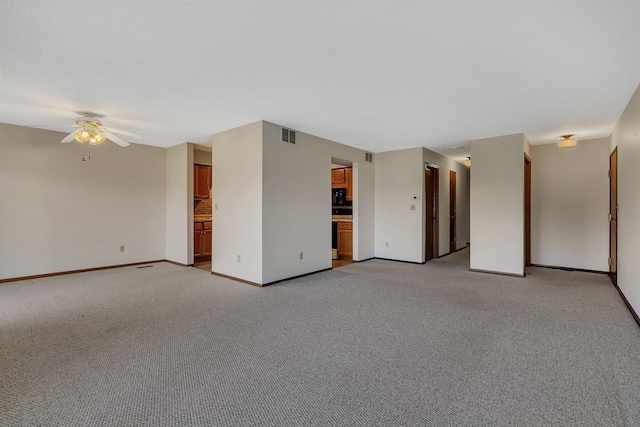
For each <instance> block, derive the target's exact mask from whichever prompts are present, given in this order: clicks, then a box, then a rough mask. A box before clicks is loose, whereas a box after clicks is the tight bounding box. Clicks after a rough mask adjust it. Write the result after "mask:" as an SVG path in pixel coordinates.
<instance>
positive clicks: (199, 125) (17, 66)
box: [0, 0, 640, 157]
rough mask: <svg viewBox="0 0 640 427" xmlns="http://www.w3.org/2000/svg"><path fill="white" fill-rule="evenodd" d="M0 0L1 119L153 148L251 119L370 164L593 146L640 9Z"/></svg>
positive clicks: (621, 87)
mask: <svg viewBox="0 0 640 427" xmlns="http://www.w3.org/2000/svg"><path fill="white" fill-rule="evenodd" d="M0 1H1V3H0V5H1V9H0V16H1V18H0V19H1V27H0V37H1V39H0V43H1V45H0V55H1V64H0V65H1V69H0V84H1V87H0V121H1V122H5V123H11V124H19V125H48V124H60V123H62V124H65V123H68V124H71V123H72V120H71V119H73V118H75V117H76V116H77V114H76V112H77V111H86V110H88V111H93V112H96V113H99V114H103V115H104V116H105V118H104V122H105V124H107V125H111V126H113V127H117V128H121V129H126V130H130V131H133V132H137V133H139V134H140V135H142V137H143V140H142V143H143V144H148V145H157V146H163V147H167V146H172V145H176V144H179V143H182V142H185V141H190V142H194V143H197V144H201V145H210V137H211V135H212V134H214V133H216V132H220V131H223V130H226V129H230V128H233V127H236V126H240V125H243V124H246V123H250V122H253V121H257V120H267V121H271V122H274V123H278V124H282V125H285V126H289V127H292V128H295V129H298V130H300V131H303V132H308V133H311V134H315V135H318V136H322V137H324V138H328V139H332V140H335V141H339V142H342V143H345V144H348V145H352V146H355V147H359V148H363V149H367V150H370V151H374V152H377V151H387V150H392V149H400V148H409V147H417V146H424V147H427V148H430V149H433V150H436V151H441V150H443V149H444V148H445V147H449V146H465V147H468V141H469V140H472V139H477V138H484V137H490V136H497V135H504V134H510V133H517V132H524V133H525V134H526V135H527V136H528V138H529V139H530V141H531V142H532V143H534V144H535V143H551V142H555V141H557V139H558V138H559V135H561V134H564V133H575V134H577V138H578V139H589V138H598V137H607V136H609V134H610V132H611V130H612V129H613V126H614V125H615V122H616V120H617V119H618V117H619V116H620V114H621V113H622V111H623V109H624V107H625V106H626V104H627V102H628V100H629V98H630V96H631V94H632V93H633V91H634V89H635V88H636V86H637V85H638V83H639V82H640V24H639V22H640V2H639V1H637V0H632V1H613V0H606V1H562V0H554V1H534V0H531V1H525V0H518V1H515V0H514V1H495V0H485V1H476V0H467V1H447V2H444V1H419V2H408V1H406V2H400V1H350V0H346V1H344V0H343V1H242V0H234V1H215V2H214V1H161V2H152V1H102V2H87V1H64V0H59V1H25V0H20V1H9V0H0ZM46 128H49V129H54V130H64V128H60V127H56V126H51V127H48V126H47V127H46ZM462 151H464V150H462ZM462 151H460V152H451V153H450V154H452V155H453V156H454V157H455V156H456V155H461V154H462Z"/></svg>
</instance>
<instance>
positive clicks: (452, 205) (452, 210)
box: [449, 171, 456, 252]
mask: <svg viewBox="0 0 640 427" xmlns="http://www.w3.org/2000/svg"><path fill="white" fill-rule="evenodd" d="M449 218H450V221H449V252H455V250H456V172H455V171H449Z"/></svg>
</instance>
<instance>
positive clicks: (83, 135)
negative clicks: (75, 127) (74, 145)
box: [73, 129, 91, 144]
mask: <svg viewBox="0 0 640 427" xmlns="http://www.w3.org/2000/svg"><path fill="white" fill-rule="evenodd" d="M73 139H75V140H76V141H78V142H79V143H80V144H82V143H85V142H89V141H90V140H91V131H88V130H86V129H83V130H81V131H79V132H77V133H76V134H75V135H73Z"/></svg>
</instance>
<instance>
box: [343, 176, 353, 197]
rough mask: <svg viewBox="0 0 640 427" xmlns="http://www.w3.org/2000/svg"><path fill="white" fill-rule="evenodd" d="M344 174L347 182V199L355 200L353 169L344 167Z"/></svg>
mask: <svg viewBox="0 0 640 427" xmlns="http://www.w3.org/2000/svg"><path fill="white" fill-rule="evenodd" d="M344 176H345V182H346V184H347V200H353V169H352V168H344Z"/></svg>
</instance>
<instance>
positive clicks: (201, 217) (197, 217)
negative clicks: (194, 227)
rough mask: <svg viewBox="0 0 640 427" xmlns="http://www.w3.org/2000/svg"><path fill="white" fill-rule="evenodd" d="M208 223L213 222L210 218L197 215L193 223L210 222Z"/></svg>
mask: <svg viewBox="0 0 640 427" xmlns="http://www.w3.org/2000/svg"><path fill="white" fill-rule="evenodd" d="M208 221H211V217H210V216H204V215H196V216H194V217H193V222H208Z"/></svg>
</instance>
